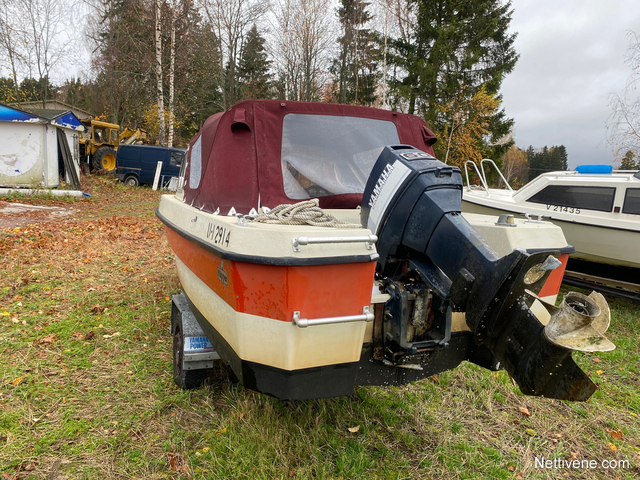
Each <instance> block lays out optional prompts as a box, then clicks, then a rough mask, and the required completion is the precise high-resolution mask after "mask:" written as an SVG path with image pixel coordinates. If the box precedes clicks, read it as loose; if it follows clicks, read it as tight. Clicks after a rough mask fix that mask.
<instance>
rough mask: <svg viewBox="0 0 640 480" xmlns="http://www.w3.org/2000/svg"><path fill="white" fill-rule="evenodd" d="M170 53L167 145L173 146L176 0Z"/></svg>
mask: <svg viewBox="0 0 640 480" xmlns="http://www.w3.org/2000/svg"><path fill="white" fill-rule="evenodd" d="M170 49H171V50H170V54H169V135H168V138H167V146H168V147H172V146H173V121H174V104H173V102H174V95H175V73H176V0H171V47H170Z"/></svg>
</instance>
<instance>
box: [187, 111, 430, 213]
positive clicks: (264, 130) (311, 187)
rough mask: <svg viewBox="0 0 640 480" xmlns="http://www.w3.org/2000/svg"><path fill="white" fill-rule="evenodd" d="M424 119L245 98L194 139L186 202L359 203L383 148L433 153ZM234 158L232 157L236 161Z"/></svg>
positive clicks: (213, 206) (244, 206)
mask: <svg viewBox="0 0 640 480" xmlns="http://www.w3.org/2000/svg"><path fill="white" fill-rule="evenodd" d="M435 142H436V136H435V135H434V133H433V132H432V131H431V130H430V129H429V128H428V127H427V125H426V123H425V122H424V120H422V119H421V118H419V117H416V116H414V115H407V114H403V113H398V112H390V111H388V110H378V109H374V108H367V107H358V106H352V105H340V104H334V103H306V102H290V101H280V100H247V101H245V102H241V103H238V104H236V105H234V106H233V107H231V108H230V109H229V110H227V111H226V112H221V113H217V114H215V115H213V116H211V117H210V118H209V119H208V120H207V121H206V122H205V124H204V125H203V127H202V129H201V130H200V132H199V133H198V134H197V135H196V136H195V137H194V138H193V139H192V141H191V142H190V144H189V150H188V154H187V162H186V163H185V169H184V170H183V173H182V174H181V176H182V177H183V178H184V182H183V193H184V201H185V203H187V204H189V205H192V206H194V207H196V208H199V209H201V210H203V211H205V212H215V211H216V210H217V209H220V210H219V211H220V213H221V214H223V215H226V214H227V212H229V210H230V209H231V208H232V207H233V208H234V209H235V211H236V212H238V213H244V214H248V213H249V211H250V210H251V209H252V208H254V209H256V210H258V209H259V208H260V207H261V206H263V205H264V206H267V207H269V208H273V207H275V206H277V205H280V204H291V203H296V202H299V201H301V200H305V199H309V198H318V199H319V200H320V207H321V208H356V207H357V206H358V205H360V202H361V201H362V193H363V192H364V187H365V184H366V182H367V179H368V177H369V173H370V172H371V170H372V168H373V164H374V163H375V161H376V160H377V158H378V156H379V154H380V152H381V151H382V148H383V147H384V146H385V145H398V144H407V145H413V146H415V147H416V148H418V149H420V150H423V151H424V152H427V153H429V154H432V155H433V148H432V145H433V144H434V143H435ZM230 159H233V160H231V161H230Z"/></svg>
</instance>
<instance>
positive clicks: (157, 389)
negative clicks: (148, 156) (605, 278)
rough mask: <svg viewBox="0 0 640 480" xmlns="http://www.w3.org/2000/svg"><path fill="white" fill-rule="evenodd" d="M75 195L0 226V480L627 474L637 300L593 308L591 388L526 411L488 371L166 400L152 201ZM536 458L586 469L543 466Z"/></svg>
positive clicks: (532, 402)
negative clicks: (295, 394)
mask: <svg viewBox="0 0 640 480" xmlns="http://www.w3.org/2000/svg"><path fill="white" fill-rule="evenodd" d="M85 189H86V190H87V191H88V192H89V193H91V195H92V197H90V198H89V199H88V200H84V201H78V202H73V205H71V207H72V208H73V209H74V211H75V212H74V214H73V215H72V216H69V217H65V218H64V219H63V220H62V221H57V222H55V223H53V222H50V223H38V224H34V225H29V226H25V227H20V228H12V229H4V230H0V254H1V255H2V259H3V260H2V262H3V269H2V271H1V273H0V327H1V328H0V354H1V355H0V446H1V448H0V478H2V479H3V480H4V479H12V478H33V479H54V478H59V479H62V478H68V479H94V478H103V479H128V478H149V479H169V478H194V479H195V478H197V479H200V478H202V479H205V478H206V479H209V478H212V479H218V478H219V479H241V478H265V479H275V478H279V479H281V480H284V479H289V478H321V479H325V478H326V479H339V478H342V479H351V478H367V479H369V478H385V479H387V478H388V479H414V478H451V479H476V478H500V479H512V478H535V479H547V478H585V479H587V478H588V479H590V478H612V479H613V478H619V479H631V478H638V476H639V475H640V421H639V418H638V415H640V393H639V390H640V388H639V387H640V379H639V375H638V374H639V371H638V370H639V366H640V347H639V342H638V332H639V330H640V315H639V314H638V305H637V304H634V303H629V302H621V301H617V300H613V299H609V301H610V305H611V307H612V317H613V318H612V326H611V328H610V330H609V334H608V336H609V338H610V339H611V340H612V341H614V343H616V344H617V346H618V348H617V349H616V350H615V351H613V352H609V353H602V354H598V355H597V356H596V355H587V354H575V355H574V357H575V358H576V361H577V362H578V363H579V365H580V366H581V367H582V368H583V369H584V370H585V371H587V372H588V374H589V375H590V377H591V378H592V379H594V381H596V382H598V386H599V389H598V391H597V392H596V393H595V394H594V395H593V397H592V398H591V399H590V400H589V401H588V402H585V403H569V402H561V401H555V400H546V399H539V398H532V397H525V396H523V395H522V394H521V393H520V392H519V390H518V389H517V387H515V386H514V385H513V382H512V381H511V380H510V379H509V377H508V375H507V374H506V373H505V372H498V373H493V372H489V371H487V370H483V369H481V368H479V367H476V366H474V365H471V364H467V363H465V364H463V365H462V366H460V367H459V368H457V369H455V370H453V371H449V372H445V373H443V374H440V375H438V376H437V377H435V378H434V379H429V380H425V381H421V382H416V383H413V384H411V385H408V386H405V387H393V388H378V387H359V388H357V389H356V390H355V392H354V393H353V395H351V396H350V397H342V398H334V399H324V400H314V401H305V402H296V403H292V402H283V401H280V400H277V399H274V398H270V397H267V396H265V395H262V394H258V393H255V392H251V391H248V390H245V389H244V388H242V387H241V386H239V385H237V384H236V383H233V381H231V380H230V378H229V374H228V372H227V370H226V369H224V368H222V367H220V368H218V370H217V371H216V373H215V374H214V375H213V376H212V377H211V378H210V379H208V381H207V385H206V386H205V387H204V388H202V389H198V390H195V391H182V390H180V389H178V388H177V387H176V386H175V384H174V383H173V378H172V363H171V336H170V334H169V323H170V301H169V299H170V296H171V295H172V294H174V293H177V292H179V290H180V287H179V284H178V280H177V277H176V274H175V267H174V263H173V253H172V252H171V251H170V249H169V248H168V246H167V243H166V241H165V238H164V236H163V233H162V228H161V224H160V222H159V221H158V220H156V218H155V217H154V215H153V209H154V208H155V206H156V205H157V202H158V199H159V193H158V192H153V191H151V190H150V189H148V188H130V187H125V186H123V185H120V184H117V183H114V182H113V181H111V180H109V179H107V178H90V179H88V180H87V185H86V188H85ZM18 201H21V202H23V203H27V202H33V203H39V202H44V201H46V202H57V201H59V200H55V199H47V200H40V199H38V198H31V199H22V198H21V199H19V200H18ZM56 204H58V203H56ZM58 205H62V206H66V207H69V206H70V205H69V204H64V205H63V204H58ZM521 407H524V408H526V409H527V411H528V412H529V414H530V415H529V416H527V415H525V414H523V413H521ZM354 427H358V429H357V431H355V430H356V428H354ZM349 429H351V430H349ZM536 457H537V458H538V459H540V458H543V457H544V458H545V459H552V460H553V459H561V460H572V459H578V460H596V461H597V462H598V464H599V466H598V468H596V469H586V468H582V469H563V468H559V469H542V468H536V464H535V459H536ZM602 460H618V461H628V465H625V468H617V469H605V468H602V467H601V465H600V462H601V461H602Z"/></svg>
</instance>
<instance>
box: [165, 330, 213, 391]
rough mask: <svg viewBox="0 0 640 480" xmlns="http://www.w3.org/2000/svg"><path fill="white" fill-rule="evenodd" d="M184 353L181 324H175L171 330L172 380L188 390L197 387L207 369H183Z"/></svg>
mask: <svg viewBox="0 0 640 480" xmlns="http://www.w3.org/2000/svg"><path fill="white" fill-rule="evenodd" d="M183 353H184V337H183V336H182V328H181V325H176V327H175V330H174V332H173V380H174V381H175V382H176V385H178V386H179V387H180V388H183V389H185V390H189V389H192V388H198V387H199V386H201V385H202V382H204V379H205V377H206V376H207V373H208V371H207V370H184V369H183V368H182V363H183V362H182V360H183Z"/></svg>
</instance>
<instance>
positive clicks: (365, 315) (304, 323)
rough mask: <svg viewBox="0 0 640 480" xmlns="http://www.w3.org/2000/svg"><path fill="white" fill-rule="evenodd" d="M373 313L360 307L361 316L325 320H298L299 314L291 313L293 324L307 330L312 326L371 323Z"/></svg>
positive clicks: (297, 312) (366, 308) (296, 312)
mask: <svg viewBox="0 0 640 480" xmlns="http://www.w3.org/2000/svg"><path fill="white" fill-rule="evenodd" d="M373 319H374V315H373V313H371V312H370V311H369V307H368V306H367V307H362V315H346V316H344V317H327V318H300V312H299V311H295V312H293V323H294V325H297V326H298V327H300V328H307V327H309V326H312V325H330V324H333V323H349V322H362V321H364V322H372V321H373Z"/></svg>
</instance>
